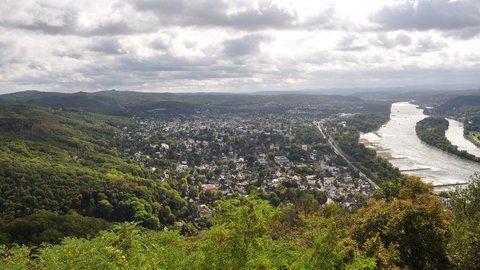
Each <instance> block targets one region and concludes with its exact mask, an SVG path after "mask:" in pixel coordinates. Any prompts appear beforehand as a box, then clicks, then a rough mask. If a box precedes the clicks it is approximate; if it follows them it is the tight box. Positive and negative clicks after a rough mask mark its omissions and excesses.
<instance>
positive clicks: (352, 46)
mask: <svg viewBox="0 0 480 270" xmlns="http://www.w3.org/2000/svg"><path fill="white" fill-rule="evenodd" d="M336 49H337V50H340V51H363V50H366V49H368V44H367V43H366V42H365V41H364V40H363V39H362V38H361V37H360V36H358V35H355V34H353V35H350V34H349V35H345V36H344V37H343V38H342V39H340V41H339V42H338V44H337V47H336Z"/></svg>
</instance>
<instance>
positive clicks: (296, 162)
mask: <svg viewBox="0 0 480 270" xmlns="http://www.w3.org/2000/svg"><path fill="white" fill-rule="evenodd" d="M314 120H315V118H313V117H312V116H305V115H302V116H300V115H291V114H290V115H281V116H276V115H273V114H271V115H267V116H265V115H263V116H255V115H254V116H247V117H246V116H242V117H238V116H228V117H213V116H208V115H195V116H191V117H189V118H188V119H185V118H168V119H156V118H135V123H136V125H134V126H133V127H124V128H123V129H122V132H121V133H120V134H118V135H117V140H118V142H119V145H120V146H122V145H123V146H125V147H124V148H123V152H124V153H125V154H126V155H128V156H129V157H130V159H132V160H133V161H134V162H136V163H137V164H140V165H141V166H142V167H144V168H149V169H150V171H151V172H152V173H154V174H155V175H156V176H157V180H158V181H161V182H165V181H166V182H168V183H169V184H170V185H173V186H178V187H179V189H180V190H179V191H180V192H181V195H182V196H184V198H186V199H188V200H189V202H190V203H194V204H196V205H197V206H198V210H199V213H200V214H202V213H203V217H208V216H209V215H211V210H212V208H213V201H215V200H216V199H218V198H221V197H232V196H239V195H240V196H248V194H252V193H258V194H271V195H272V196H273V197H274V198H270V199H271V201H272V202H274V203H275V202H276V203H277V204H278V203H280V201H281V197H282V195H284V196H289V195H285V194H287V193H292V192H305V193H311V194H313V195H314V197H315V198H316V199H317V200H318V201H319V203H320V204H323V203H330V202H339V203H340V204H341V205H342V206H343V207H346V208H349V209H352V208H355V207H358V206H359V205H361V203H362V202H365V200H366V199H367V198H369V197H371V196H372V195H373V187H372V186H371V185H370V184H369V183H368V182H367V181H366V180H364V179H362V178H360V176H359V175H358V174H357V173H355V172H354V171H352V169H351V168H349V167H348V166H347V164H345V162H344V161H343V159H342V158H341V157H340V156H339V155H338V154H336V153H335V152H334V151H333V149H332V148H331V147H330V146H329V145H328V142H327V140H326V139H325V138H324V137H323V135H322V134H321V133H320V131H319V130H318V129H317V127H316V126H315V125H314ZM290 196H291V195H290Z"/></svg>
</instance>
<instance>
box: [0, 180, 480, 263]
mask: <svg viewBox="0 0 480 270" xmlns="http://www.w3.org/2000/svg"><path fill="white" fill-rule="evenodd" d="M479 194H480V175H476V177H475V178H473V179H472V182H471V184H470V185H469V186H468V187H467V188H465V189H462V190H457V191H456V192H454V193H452V194H451V198H450V200H451V207H450V209H445V208H444V207H443V205H442V202H441V200H440V197H438V196H437V195H434V194H432V187H431V186H430V185H427V184H424V183H423V182H422V181H421V180H420V179H419V178H416V177H409V178H399V179H396V180H395V181H390V182H385V183H384V184H383V185H382V188H381V189H380V190H378V192H377V194H376V196H375V197H374V198H372V199H371V200H369V201H368V203H367V204H366V205H365V206H364V207H362V208H360V209H359V210H358V211H356V212H350V211H347V210H345V209H342V208H340V207H339V206H338V205H336V204H331V205H325V206H320V205H319V204H318V203H317V202H316V201H315V200H314V199H312V198H311V197H308V196H307V197H305V198H304V199H303V200H301V201H298V202H297V203H296V204H294V205H282V206H278V207H273V206H272V205H271V204H270V203H269V202H268V201H264V200H260V199H258V198H254V197H249V198H241V199H233V200H222V201H218V202H217V205H216V211H215V215H214V218H213V226H212V227H211V228H210V229H209V230H206V231H204V232H203V233H202V234H199V235H195V236H182V235H180V234H179V233H178V232H176V231H168V232H158V231H152V230H148V229H145V228H142V227H138V225H136V224H135V223H120V224H118V225H116V226H114V227H113V228H112V229H110V230H107V231H102V232H101V233H100V234H98V235H97V236H95V237H90V238H87V239H85V238H76V237H67V238H65V239H64V240H63V241H62V242H61V243H60V244H57V245H42V246H41V247H40V248H30V247H27V246H18V245H14V246H11V247H6V246H0V266H1V267H2V269H478V267H480V259H479V258H480V257H479V256H478V255H479V254H478V252H479V250H480V245H479V242H478V241H475V240H474V239H472V237H476V236H478V235H479V234H480V231H479V228H480V218H479V213H480V209H479V205H480V204H479V202H480V196H479ZM179 258H181V259H179Z"/></svg>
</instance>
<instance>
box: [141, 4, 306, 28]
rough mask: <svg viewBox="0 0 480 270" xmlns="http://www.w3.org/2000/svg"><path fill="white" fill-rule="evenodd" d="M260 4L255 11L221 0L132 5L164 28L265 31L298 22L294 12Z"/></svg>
mask: <svg viewBox="0 0 480 270" xmlns="http://www.w3.org/2000/svg"><path fill="white" fill-rule="evenodd" d="M260 2H261V3H260V5H259V7H258V9H254V8H252V7H247V8H242V9H239V10H236V9H235V7H233V6H232V5H231V3H230V4H229V2H228V1H222V0H136V1H134V6H135V7H136V8H137V9H138V10H139V11H142V12H151V13H153V14H155V15H156V16H157V17H158V19H159V21H160V23H162V24H164V25H180V26H218V27H233V28H239V29H265V28H286V27H292V26H293V25H294V24H295V23H296V22H297V21H298V16H297V15H296V13H295V12H294V11H290V10H286V9H284V8H280V7H278V6H276V5H273V4H262V2H263V1H260Z"/></svg>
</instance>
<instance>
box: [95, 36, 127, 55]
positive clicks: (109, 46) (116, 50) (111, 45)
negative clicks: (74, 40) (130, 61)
mask: <svg viewBox="0 0 480 270" xmlns="http://www.w3.org/2000/svg"><path fill="white" fill-rule="evenodd" d="M90 50H92V51H94V52H99V53H104V54H126V53H128V50H127V49H126V48H125V47H124V46H122V44H120V42H119V40H118V39H116V38H103V39H97V40H96V41H95V42H94V44H93V45H92V46H91V47H90Z"/></svg>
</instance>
